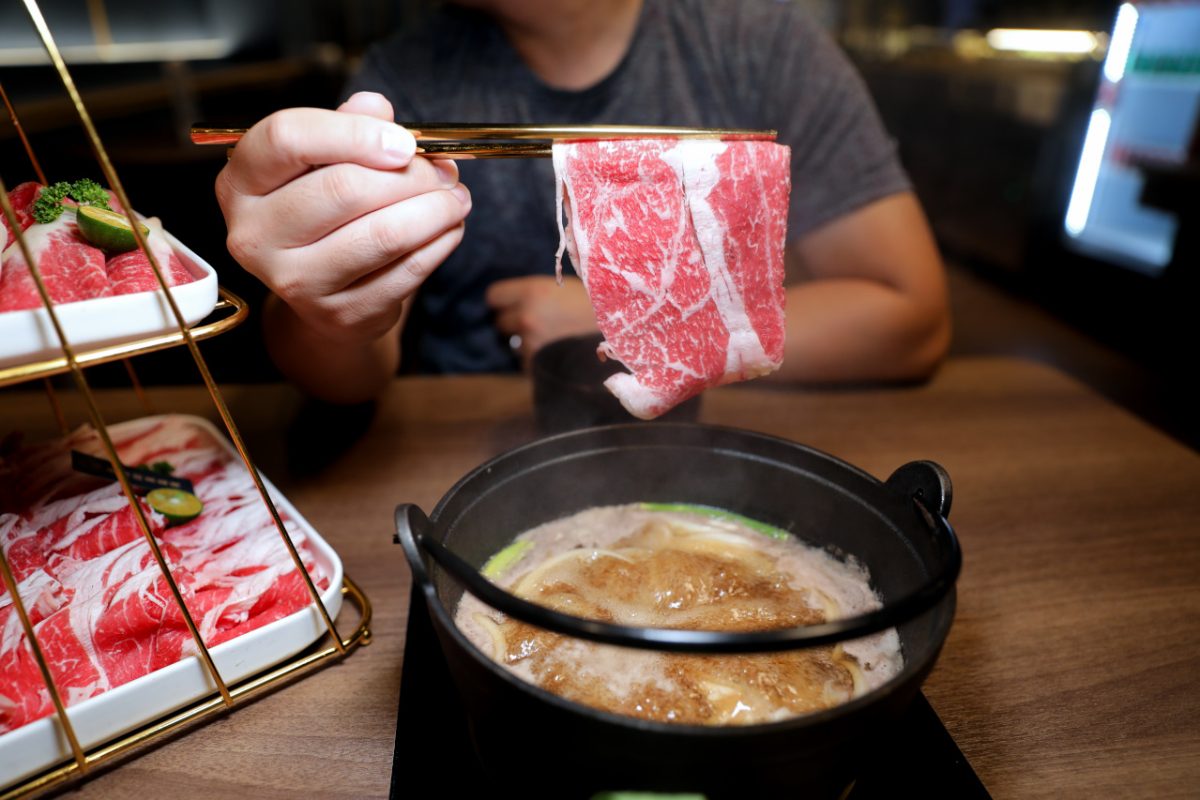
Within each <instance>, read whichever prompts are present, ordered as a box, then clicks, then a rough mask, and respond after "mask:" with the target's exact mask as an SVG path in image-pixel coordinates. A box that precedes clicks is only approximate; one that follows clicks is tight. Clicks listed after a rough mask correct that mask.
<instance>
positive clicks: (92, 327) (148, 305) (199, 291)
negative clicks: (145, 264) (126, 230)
mask: <svg viewBox="0 0 1200 800" xmlns="http://www.w3.org/2000/svg"><path fill="white" fill-rule="evenodd" d="M166 238H167V242H169V243H170V245H171V247H172V248H173V249H174V250H175V255H177V256H179V260H180V261H182V262H183V265H184V266H185V267H186V268H187V269H188V270H189V271H191V273H192V274H193V275H197V276H200V277H199V278H198V280H195V281H192V282H191V283H186V284H184V285H183V286H174V287H172V288H171V294H172V295H173V296H174V297H175V303H176V304H177V305H178V306H179V311H180V312H181V313H182V314H183V318H184V319H185V320H187V324H188V325H194V324H196V323H197V322H199V321H200V320H202V319H204V318H205V317H207V316H208V315H209V313H210V312H211V311H212V310H213V307H214V306H215V305H216V304H217V272H216V270H214V269H213V268H212V266H211V265H210V264H209V263H208V262H207V261H205V260H204V259H202V258H200V256H198V255H196V254H195V253H193V252H192V251H191V250H190V249H189V248H187V247H185V246H184V245H183V244H181V243H180V242H179V240H178V239H176V238H175V237H174V236H172V235H171V234H169V233H168V234H166ZM164 266H165V265H164ZM54 310H55V311H56V312H57V313H58V319H59V321H60V322H61V323H62V326H63V330H64V332H65V333H66V334H67V341H69V342H70V343H71V346H72V347H74V348H76V349H77V350H78V349H81V348H85V347H102V346H104V345H113V344H120V343H122V342H129V341H133V340H134V339H141V338H145V337H150V336H157V335H159V334H163V333H169V332H171V331H175V330H178V329H179V328H178V326H177V325H176V324H175V315H174V314H172V313H171V307H170V306H169V305H168V304H167V299H166V297H164V296H163V292H162V289H158V290H155V291H153V292H138V293H136V294H123V295H118V296H116V297H97V298H94V299H92V300H80V301H79V302H77V303H63V304H62V305H56V306H55V307H54ZM61 355H62V349H61V348H60V347H59V343H58V336H57V335H56V334H55V332H54V326H53V325H52V324H51V323H50V315H49V314H48V313H46V309H44V308H31V309H27V310H25V311H6V312H3V313H0V367H11V366H15V365H17V364H28V363H32V362H35V361H42V360H45V359H48V358H54V357H57V356H61Z"/></svg>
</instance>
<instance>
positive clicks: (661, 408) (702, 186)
mask: <svg viewBox="0 0 1200 800" xmlns="http://www.w3.org/2000/svg"><path fill="white" fill-rule="evenodd" d="M790 156H791V151H790V150H789V149H788V148H787V147H785V146H783V145H778V144H775V143H773V142H765V141H727V142H719V141H704V140H675V139H643V140H620V141H604V142H595V141H593V142H575V143H555V145H554V169H555V175H556V180H557V194H558V202H559V207H560V212H559V224H560V225H562V224H563V216H564V214H565V216H566V218H567V223H566V225H565V226H563V227H562V237H563V238H562V244H561V245H560V248H559V256H560V257H561V254H562V250H563V249H564V248H565V249H567V250H568V251H569V253H570V256H571V261H572V263H573V264H574V265H575V269H576V271H577V272H578V273H579V276H580V278H582V279H583V282H584V286H585V287H586V288H587V291H588V296H589V297H590V298H591V302H592V306H593V308H594V309H595V311H596V320H597V323H598V324H599V326H600V331H601V332H602V333H603V334H604V337H605V341H604V342H603V344H601V346H600V354H601V356H602V357H609V358H615V359H617V360H618V361H620V362H621V363H623V364H624V365H625V366H626V367H628V368H629V369H630V371H631V372H632V374H631V375H626V374H619V375H614V376H613V377H611V378H609V379H608V380H607V381H606V382H605V385H606V386H608V388H609V390H610V391H611V392H612V393H613V394H614V395H616V396H617V398H618V399H619V400H620V401H621V404H622V405H624V406H625V408H626V409H627V410H628V411H629V412H630V413H631V414H633V415H635V416H637V417H642V418H651V417H656V416H658V415H659V414H662V413H663V412H665V411H667V410H669V409H670V408H672V407H673V406H675V405H677V404H678V403H681V402H683V401H684V400H686V399H688V398H689V397H692V396H694V395H697V394H699V393H700V392H702V391H704V390H705V389H707V388H709V387H711V386H717V385H719V384H723V383H730V382H733V381H739V380H745V379H748V378H754V377H757V376H760V375H765V374H767V373H769V372H773V371H774V370H776V369H778V368H779V365H780V364H781V363H782V361H783V340H784V290H783V251H784V242H785V238H786V234H787V210H788V193H789V190H790V170H789V161H790Z"/></svg>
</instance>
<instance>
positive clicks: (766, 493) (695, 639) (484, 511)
mask: <svg viewBox="0 0 1200 800" xmlns="http://www.w3.org/2000/svg"><path fill="white" fill-rule="evenodd" d="M950 499H951V491H950V482H949V479H948V477H947V476H946V473H945V471H944V470H943V469H942V468H941V467H939V466H938V465H936V464H934V463H932V462H928V461H918V462H913V463H910V464H906V465H905V466H903V467H901V468H900V469H898V470H896V472H895V473H893V474H892V476H891V477H890V478H889V479H888V480H887V481H886V482H882V483H881V482H880V481H878V480H876V479H875V478H873V477H871V476H870V475H867V474H866V473H864V472H862V471H861V470H858V469H856V468H854V467H852V466H850V465H849V464H846V463H845V462H842V461H839V460H837V459H835V458H833V457H832V456H829V455H826V454H824V453H821V452H819V451H817V450H813V449H811V448H808V447H804V446H802V445H798V444H795V443H792V442H788V441H785V440H782V439H777V438H773V437H769V436H763V435H759V434H754V433H749V432H745V431H739V430H732V429H726V428H715V427H710V426H704V425H683V424H679V425H677V424H659V425H619V426H612V427H605V428H593V429H588V430H583V431H577V432H574V433H567V434H563V435H560V436H555V437H553V438H549V439H543V440H540V441H537V442H535V443H533V444H530V445H527V446H525V447H521V448H518V449H516V450H513V451H511V452H508V453H505V454H503V455H501V456H499V457H497V458H495V459H493V460H492V461H489V462H488V463H486V464H484V465H482V466H481V467H479V468H477V469H476V470H475V471H474V472H472V473H470V474H469V475H467V476H466V477H464V478H463V479H462V480H461V481H459V482H458V484H456V485H455V486H454V487H453V488H452V489H451V490H450V491H449V492H448V493H447V494H446V496H445V497H444V498H442V500H441V502H439V503H438V505H437V507H436V508H435V509H434V511H433V514H432V515H431V516H430V517H429V518H426V517H425V515H424V514H423V513H422V512H421V511H420V509H418V508H417V507H416V506H413V505H401V506H399V507H398V508H397V509H396V529H397V533H396V540H397V542H399V543H400V544H402V545H403V546H404V551H405V555H406V556H407V558H408V560H409V563H410V565H411V566H412V570H413V577H414V580H415V581H416V582H417V585H418V586H419V587H420V588H421V590H422V591H423V592H424V593H425V597H426V601H427V605H428V607H429V613H430V617H431V618H432V622H433V627H434V630H435V631H436V632H437V636H438V639H439V641H440V643H441V646H442V649H443V651H444V653H445V656H446V661H447V663H448V664H449V667H450V671H451V673H452V677H453V679H454V682H455V684H456V686H457V687H458V690H459V692H460V694H461V696H462V698H463V702H464V706H465V708H466V711H467V715H468V717H469V721H470V727H471V734H472V738H473V741H474V742H475V745H476V748H477V751H478V756H479V757H480V758H481V759H482V761H483V763H484V766H485V768H486V769H487V770H488V771H489V773H490V774H491V775H492V776H493V777H494V778H495V779H496V781H497V786H498V787H501V788H503V787H507V789H506V791H507V790H518V789H519V794H520V796H522V797H530V796H547V797H588V796H590V795H591V794H592V792H594V791H598V790H616V789H637V790H659V791H677V792H678V791H695V792H704V793H706V794H707V795H708V796H709V797H710V798H717V797H756V796H780V794H781V793H786V792H793V793H794V792H797V791H799V792H803V796H805V797H838V796H839V795H841V794H842V793H843V792H844V791H845V789H846V787H847V786H849V785H850V784H851V782H852V781H853V779H854V776H855V774H856V772H857V771H858V770H859V769H861V767H862V765H863V759H867V758H871V753H873V752H876V748H879V747H886V746H887V741H888V737H889V736H892V735H894V732H893V731H892V729H891V723H892V722H893V721H894V720H895V719H896V718H897V717H899V715H900V714H901V713H902V712H903V711H904V709H905V707H906V706H907V705H908V703H909V702H910V701H911V700H912V698H913V696H914V695H915V693H916V692H917V690H918V689H919V687H920V684H921V681H922V680H924V678H925V676H926V675H927V674H928V673H929V670H930V669H931V668H932V667H933V663H934V661H935V660H936V658H937V655H938V652H939V651H940V649H941V646H942V643H943V642H944V641H945V639H946V635H947V634H948V633H949V630H950V623H951V620H952V618H953V616H954V581H955V580H956V578H957V576H958V572H959V568H960V566H961V562H962V559H961V553H960V551H959V548H958V541H957V539H956V538H955V535H954V532H953V530H952V529H951V528H950V525H949V523H947V521H946V515H947V513H948V512H949V510H950ZM634 502H661V503H696V504H702V505H708V506H716V507H720V508H724V509H728V510H730V511H734V512H737V513H739V514H743V515H745V516H748V517H751V518H753V519H757V520H761V521H762V522H766V523H769V524H771V525H774V526H777V527H779V528H782V529H783V530H786V531H789V532H790V533H792V534H794V535H795V536H798V537H799V538H800V539H802V540H804V541H805V542H808V543H810V544H814V545H817V546H822V547H828V548H830V549H832V550H834V551H835V552H839V553H849V554H853V555H854V556H856V557H857V558H858V559H860V560H861V561H862V562H864V563H865V564H866V565H867V567H868V569H869V570H870V573H871V576H872V581H873V584H874V587H875V589H876V591H878V592H879V594H880V595H881V597H882V598H883V599H884V608H882V609H881V610H879V611H876V612H872V613H870V614H866V615H863V616H860V617H855V618H852V619H846V620H838V621H837V622H834V623H827V624H824V625H817V626H809V627H804V628H795V629H787V630H783V631H764V632H759V633H741V634H733V633H720V632H711V631H677V630H662V629H647V628H631V627H626V626H615V625H609V624H604V623H599V622H596V621H593V620H583V619H579V618H575V617H569V616H566V615H563V614H559V613H557V612H552V611H550V610H548V609H545V608H542V607H540V606H536V605H533V604H529V603H526V602H525V601H522V600H520V599H518V598H516V597H515V596H512V595H509V594H508V593H506V592H503V591H502V590H500V589H498V588H497V587H495V586H494V585H493V584H491V583H490V582H488V581H486V580H485V579H483V578H482V577H481V576H480V575H479V572H478V571H479V569H480V568H481V567H482V565H483V564H484V563H485V562H486V561H487V559H488V558H489V557H490V556H491V555H493V554H494V553H496V552H497V551H499V550H500V549H501V548H502V547H504V546H505V545H506V544H508V543H509V542H510V541H511V540H512V539H513V538H514V537H515V536H516V535H517V534H519V533H521V532H523V531H526V530H528V529H530V528H533V527H535V526H537V525H540V524H542V523H545V522H549V521H551V520H554V519H558V518H561V517H564V516H567V515H570V514H574V513H576V512H578V511H582V510H584V509H587V508H591V507H594V506H600V505H613V504H620V503H634ZM464 586H469V587H470V591H472V592H473V593H475V594H476V595H478V596H479V597H480V598H481V599H482V600H484V601H485V602H486V603H488V604H489V605H491V606H493V607H494V608H497V609H499V610H501V611H504V612H505V613H508V614H509V615H510V616H513V617H517V618H520V619H524V620H525V621H528V622H531V623H533V624H537V625H541V626H542V627H545V628H549V629H552V630H557V631H560V632H563V633H568V634H571V635H575V636H579V637H581V638H586V639H592V640H595V641H604V642H609V643H614V644H623V645H626V646H633V647H648V648H651V649H659V650H675V651H691V652H697V651H698V652H712V653H719V652H753V651H772V650H774V651H777V650H786V649H792V648H796V647H805V646H813V645H817V644H826V643H829V642H832V641H842V640H846V639H850V638H855V637H857V636H862V635H865V634H867V633H870V632H874V631H878V630H883V629H886V628H889V627H893V626H895V627H896V628H897V629H898V631H899V634H900V640H901V646H902V648H903V654H904V661H905V666H904V669H903V671H902V672H901V674H900V675H898V676H897V677H895V678H894V679H893V680H891V681H890V682H889V683H887V684H885V685H884V686H882V687H880V688H879V689H877V690H875V691H873V692H871V693H869V694H867V695H864V696H863V697H860V698H858V699H856V700H854V701H852V702H850V703H847V704H845V705H842V706H838V707H836V708H833V709H830V710H827V711H822V712H819V713H815V714H811V715H807V716H803V717H797V718H794V719H790V720H786V721H782V722H776V723H770V724H764V725H751V726H743V727H708V726H693V725H672V724H666V723H656V722H646V721H641V720H637V719H633V718H629V717H624V716H619V715H615V714H611V713H607V712H603V711H599V710H596V709H593V708H590V707H587V706H583V705H581V704H577V703H574V702H571V701H568V700H564V699H563V698H561V697H558V696H556V695H553V694H551V693H549V692H546V691H544V690H542V689H539V688H537V687H534V686H531V685H530V684H527V683H525V682H523V681H521V680H519V679H518V678H516V677H515V676H513V675H512V674H511V673H509V672H508V671H506V670H505V669H503V668H501V667H500V666H498V665H497V664H496V663H494V662H493V661H492V660H491V659H490V658H489V657H488V656H487V655H486V654H484V653H482V652H480V651H479V650H477V649H476V648H475V647H474V646H473V645H472V644H471V643H470V642H468V641H467V639H466V638H465V637H464V636H463V635H462V634H461V633H460V632H459V631H458V629H457V628H456V627H455V625H454V622H453V616H454V611H455V609H456V608H457V605H458V601H459V598H460V597H461V596H462V592H463V591H464ZM513 781H516V783H513Z"/></svg>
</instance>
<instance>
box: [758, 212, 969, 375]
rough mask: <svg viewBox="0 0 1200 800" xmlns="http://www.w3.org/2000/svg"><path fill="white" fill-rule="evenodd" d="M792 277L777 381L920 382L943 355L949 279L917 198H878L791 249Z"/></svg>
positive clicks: (791, 245)
mask: <svg viewBox="0 0 1200 800" xmlns="http://www.w3.org/2000/svg"><path fill="white" fill-rule="evenodd" d="M788 272H789V283H790V284H791V285H790V286H789V288H788V293H787V332H788V333H787V344H786V347H785V351H784V359H783V367H782V368H781V369H780V370H779V372H778V373H776V374H775V376H774V377H776V378H777V379H779V380H787V381H803V382H806V383H847V382H855V381H895V380H915V379H920V378H925V377H928V376H929V374H930V373H932V372H933V370H934V369H935V368H936V367H937V365H938V364H939V363H940V362H941V360H942V359H943V358H944V357H945V354H946V350H947V348H948V347H949V344H950V312H949V308H948V304H947V294H946V280H945V274H944V270H943V267H942V261H941V257H940V256H939V255H938V251H937V247H936V246H935V244H934V241H933V236H932V234H931V233H930V231H929V225H928V223H927V222H926V220H925V215H924V213H923V212H922V211H921V207H920V205H919V204H918V202H917V200H916V198H915V197H914V196H913V195H912V194H911V193H907V192H906V193H902V194H896V195H892V196H889V197H886V198H884V199H882V200H877V201H875V202H873V203H870V204H868V205H866V206H864V207H862V208H860V209H858V210H856V211H852V212H851V213H849V214H846V215H844V216H842V217H838V218H837V219H835V220H833V221H832V222H829V223H827V224H825V225H823V226H821V227H819V228H817V229H815V230H813V231H811V232H810V233H808V234H806V235H805V236H803V237H802V238H800V239H799V240H797V241H795V242H791V243H789V245H788ZM797 279H799V280H797Z"/></svg>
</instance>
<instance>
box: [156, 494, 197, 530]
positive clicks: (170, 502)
mask: <svg viewBox="0 0 1200 800" xmlns="http://www.w3.org/2000/svg"><path fill="white" fill-rule="evenodd" d="M146 502H147V503H149V504H150V507H151V508H153V509H154V510H155V511H157V512H158V513H160V514H162V515H163V516H164V517H166V518H167V521H168V522H170V523H171V524H172V525H180V524H182V523H184V522H188V521H190V520H193V519H195V518H196V517H198V516H200V512H201V511H203V510H204V504H203V503H201V502H200V498H199V497H196V495H194V494H192V493H191V492H185V491H183V490H181V489H155V490H154V491H151V492H148V493H147V494H146Z"/></svg>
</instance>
